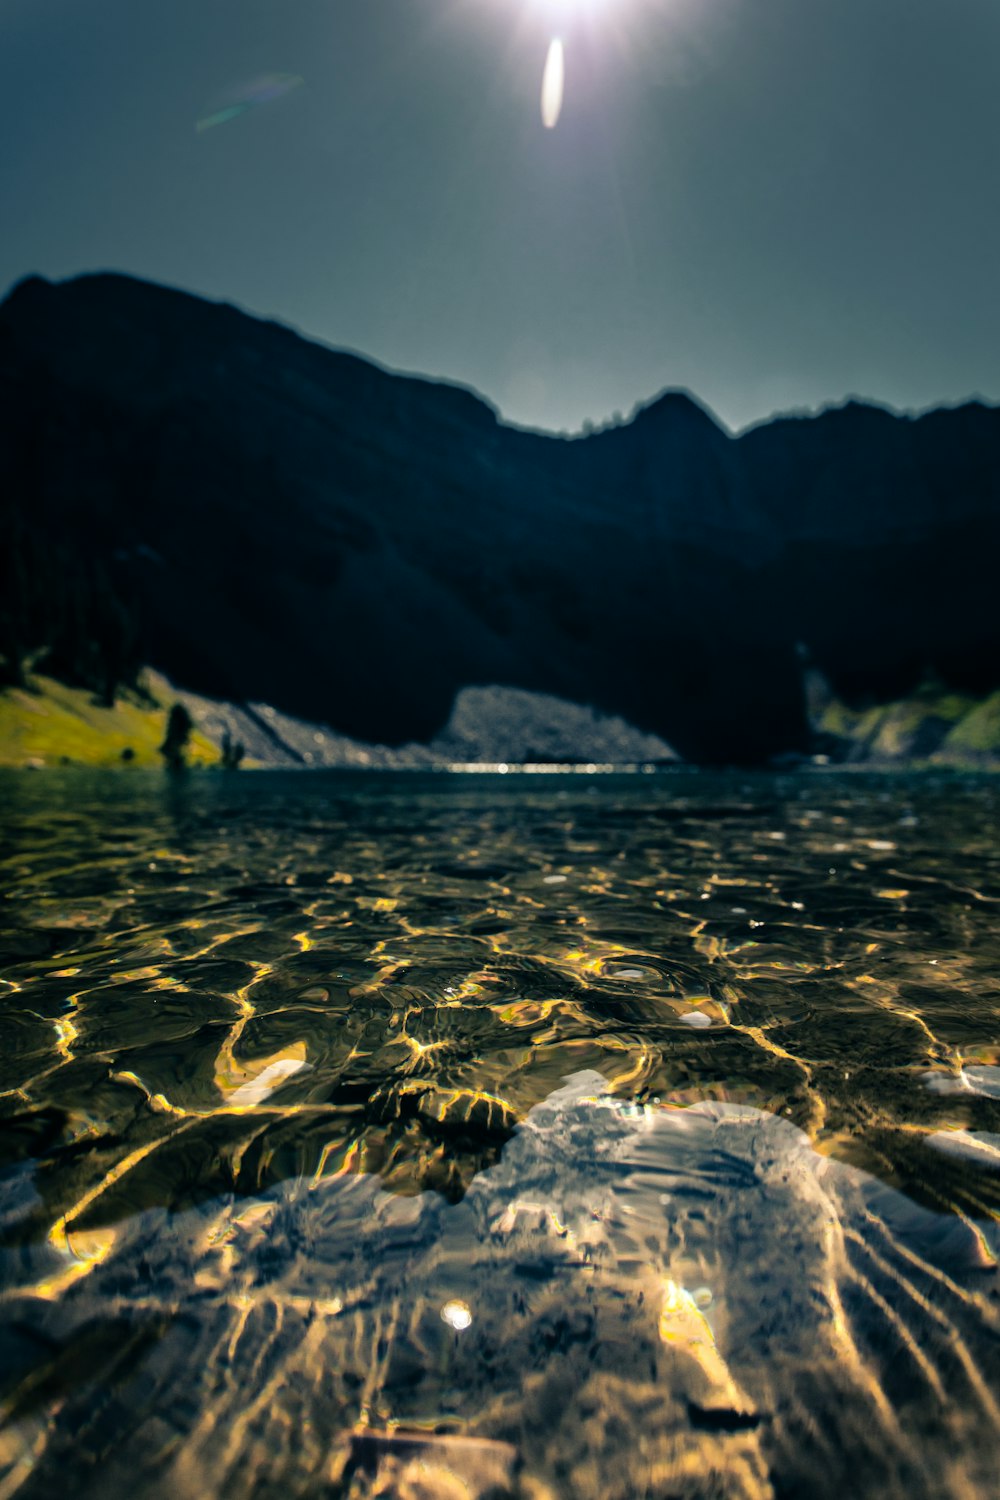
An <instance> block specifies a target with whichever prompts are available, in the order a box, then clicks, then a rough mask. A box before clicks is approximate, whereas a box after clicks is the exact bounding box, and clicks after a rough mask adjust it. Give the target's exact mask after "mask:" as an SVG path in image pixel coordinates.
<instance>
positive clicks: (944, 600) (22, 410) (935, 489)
mask: <svg viewBox="0 0 1000 1500" xmlns="http://www.w3.org/2000/svg"><path fill="white" fill-rule="evenodd" d="M998 439H1000V415H998V413H997V412H995V411H992V410H987V409H985V408H981V407H968V408H963V409H961V410H959V411H956V412H940V413H935V414H933V415H932V416H928V417H924V418H921V419H919V420H917V421H913V420H908V419H901V418H896V417H891V416H889V415H888V414H886V413H884V412H881V411H878V410H875V409H871V408H864V407H847V408H844V409H843V410H840V411H836V412H830V413H827V414H825V415H824V416H822V417H819V418H816V419H813V420H809V421H796V420H790V421H780V422H774V423H771V424H769V425H768V426H766V427H762V428H758V429H756V430H755V431H754V432H752V433H749V434H747V435H746V436H744V437H743V438H741V439H738V440H734V439H732V438H730V437H729V436H728V435H727V434H726V433H725V432H724V431H722V429H720V428H719V427H718V426H717V425H716V423H715V422H714V421H713V420H712V418H711V417H710V416H709V415H708V414H707V413H706V412H705V411H703V410H702V409H701V408H700V407H698V406H697V405H696V404H695V403H694V402H693V401H691V400H690V399H689V398H688V397H685V396H682V395H677V394H671V395H666V396H663V397H661V398H660V399H659V400H657V401H655V402H653V403H651V404H650V405H649V406H648V407H646V408H645V409H644V410H642V411H641V412H639V413H638V415H637V416H636V417H635V419H634V420H633V421H632V422H631V423H630V424H629V425H628V426H625V427H622V428H618V429H615V430H612V431H608V432H604V433H600V434H597V435H594V436H591V437H588V438H580V439H574V440H566V439H561V438H557V437H550V436H544V435H540V434H535V433H528V432H523V431H519V430H516V429H512V428H509V427H505V426H504V425H503V424H501V423H500V422H498V420H497V417H496V414H495V412H494V411H493V410H492V409H491V408H490V407H489V406H488V405H487V404H486V403H484V402H483V401H481V400H480V399H479V398H478V397H476V396H474V395H473V394H471V393H470V392H468V391H464V390H461V389H458V388H455V387H452V386H448V385H445V384H439V383H435V382H433V381H427V380H421V379H415V378H411V377H403V376H397V375H391V374H389V373H387V372H386V371H383V370H381V369H379V368H378V367H376V366H374V365H372V364H370V363H368V362H367V361H365V360H363V359H360V358H358V357H357V356H354V355H350V354H344V353H339V352H336V351H332V350H328V349H325V348H322V347H320V346H318V345H314V344H310V343H309V342H307V341H306V340H304V339H302V338H300V337H298V336H297V335H296V334H294V333H292V332H290V331H289V330H287V329H285V328H282V327H280V326H278V325H275V324H269V323H262V322H259V321H257V320H255V319H253V318H250V317H248V316H246V315H245V314H243V313H240V312H238V311H236V310H235V309H232V308H229V307H224V306H218V305H214V304H210V303H206V302H204V301H201V300H200V299H198V298H195V297H191V296H188V295H186V294H182V293H179V292H174V291H169V290H166V289H164V288H160V287H155V286H151V285H148V284H146V283H142V282H138V281H133V280H130V279H128V278H125V277H119V276H96V277H85V278H81V279H79V280H77V281H73V282H69V283H63V284H60V285H55V286H53V285H50V284H49V283H46V282H44V281H41V280H39V279H37V278H35V279H32V280H30V281H28V282H25V283H23V284H22V285H21V286H20V287H19V288H17V289H16V291H15V292H14V293H13V294H12V295H11V297H10V298H8V300H7V301H6V302H5V303H4V304H3V306H2V307H0V464H2V471H0V472H2V484H3V494H4V500H3V519H2V525H3V531H4V535H5V538H6V544H5V549H4V552H5V558H6V561H5V563H4V567H5V570H6V575H7V576H6V578H5V580H4V581H5V589H4V599H5V601H6V602H5V603H3V604H0V616H2V618H0V628H2V630H3V632H4V642H3V645H2V647H0V649H2V650H3V651H4V653H5V655H6V656H7V657H8V660H10V659H11V658H12V657H14V656H16V655H17V654H18V653H19V652H23V651H27V650H31V649H33V648H41V647H47V648H48V649H49V656H50V663H54V667H55V668H57V669H59V670H60V671H61V673H62V675H64V676H66V677H73V676H74V675H75V676H76V677H77V678H78V679H81V680H87V681H92V684H93V685H94V686H97V687H98V688H101V687H102V677H103V679H112V678H114V677H115V676H116V675H118V676H121V675H122V674H127V672H128V671H129V670H130V666H131V664H133V663H135V662H138V661H139V660H143V659H144V660H148V661H151V662H153V663H155V664H156V665H157V666H160V667H162V668H163V669H164V670H165V671H167V672H168V673H169V674H170V675H171V676H172V677H173V678H174V679H175V680H177V681H180V682H183V683H184V684H185V685H186V686H188V687H190V688H191V689H194V690H197V691H200V692H204V693H208V694H214V695H217V696H221V697H226V698H233V699H240V698H247V699H255V700H264V701H268V702H271V703H274V704H275V705H276V706H278V707H280V708H282V709H284V710H286V711H288V712H290V713H294V714H297V715H299V716H301V717H304V718H312V719H317V720H322V721H325V722H328V723H330V724H332V725H333V726H334V727H335V728H337V729H338V730H341V731H343V732H345V733H348V734H351V735H355V736H357V737H359V738H363V739H366V740H371V741H383V742H387V743H400V742H402V741H405V740H410V739H414V738H417V739H425V738H427V737H429V736H430V735H431V734H433V733H434V732H435V731H436V730H437V729H439V728H440V726H441V725H442V724H443V723H444V721H445V720H446V719H447V717H448V713H449V709H450V707H451V703H452V700H453V698H454V695H455V693H456V691H457V690H458V689H459V688H461V687H462V686H464V685H467V684H475V683H506V684H510V685H513V686H517V687H524V688H531V689H535V690H539V691H544V692H549V693H553V694H556V695H557V696H559V697H562V698H565V699H569V700H572V701H577V702H581V703H589V704H592V705H594V706H595V707H597V708H599V709H602V710H604V711H606V712H610V713H616V714H621V715H622V716H624V717H625V718H627V719H629V720H631V721H632V722H634V723H636V724H637V725H639V726H640V727H642V728H644V729H648V730H652V731H655V732H658V733H659V734H661V735H662V736H663V737H664V738H666V739H667V740H668V741H669V742H671V743H672V744H674V745H675V746H676V747H677V748H678V750H680V752H681V753H682V754H685V755H687V756H690V757H693V758H697V759H703V760H720V759H721V760H729V759H743V760H753V759H759V758H761V757H764V756H767V755H769V754H772V753H774V752H775V751H779V750H786V749H794V748H800V747H802V746H804V744H805V742H806V726H805V718H804V713H803V706H802V688H801V672H800V667H799V662H798V660H797V656H796V645H797V643H799V642H804V643H805V644H806V645H807V646H808V647H809V648H810V650H811V651H812V653H813V654H814V656H815V657H816V658H817V659H818V661H819V663H820V665H821V666H823V668H824V670H825V671H826V672H827V674H828V675H829V676H830V677H831V679H832V680H833V681H834V684H835V685H836V686H838V687H840V688H841V689H842V690H843V689H845V688H846V689H847V690H848V691H849V692H851V693H853V694H855V696H857V695H863V694H865V693H873V694H878V693H879V692H881V691H883V690H886V691H888V690H892V689H894V688H895V687H896V686H897V684H898V683H899V682H901V681H909V680H910V679H911V678H912V677H913V676H914V674H917V675H918V676H919V674H920V673H921V672H923V671H924V670H926V669H928V668H931V667H933V668H936V669H937V670H938V671H939V672H943V673H944V674H945V675H949V674H950V675H952V676H954V677H955V679H956V680H958V679H959V678H961V679H962V681H963V682H965V681H968V682H970V683H971V682H972V681H973V680H974V681H975V683H976V685H992V684H993V681H994V680H995V676H996V663H997V650H996V648H997V644H998V641H997V634H998V632H997V626H996V622H995V620H994V619H993V613H992V612H991V611H990V610H989V609H988V607H987V604H986V598H987V594H986V592H985V590H986V589H987V587H988V574H989V572H990V571H991V569H992V566H993V565H994V563H995V559H996V557H997V540H998V518H1000V495H998V488H1000V485H998V477H997V468H998V465H997V455H998V451H1000V450H998ZM81 642H85V643H86V648H85V649H84V648H82V647H81Z"/></svg>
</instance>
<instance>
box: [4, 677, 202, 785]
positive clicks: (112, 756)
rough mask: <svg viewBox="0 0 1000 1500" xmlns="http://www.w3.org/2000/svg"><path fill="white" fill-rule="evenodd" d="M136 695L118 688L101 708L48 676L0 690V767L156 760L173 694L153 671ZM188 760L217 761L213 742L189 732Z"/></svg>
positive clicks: (84, 694)
mask: <svg viewBox="0 0 1000 1500" xmlns="http://www.w3.org/2000/svg"><path fill="white" fill-rule="evenodd" d="M142 686H143V691H142V692H141V693H123V694H122V695H121V696H120V697H119V699H118V700H117V701H116V703H115V705H114V707H113V708H103V707H101V706H100V705H99V704H97V703H96V702H95V701H94V697H93V694H92V693H90V692H88V691H87V690H86V689H83V688H73V687H67V686H66V685H65V684H64V683H61V682H56V681H55V679H54V678H52V677H42V676H36V677H31V678H30V679H29V684H28V687H27V688H5V689H3V690H2V691H0V766H29V767H35V768H41V767H43V766H59V765H84V766H125V767H128V766H162V765H163V757H162V756H161V755H160V753H159V746H160V745H161V744H162V743H163V735H164V731H165V728H166V722H167V714H168V712H169V710H170V706H171V704H172V702H173V701H174V700H173V696H172V694H171V693H170V689H169V687H168V685H167V684H166V683H165V682H164V680H163V679H162V678H160V677H158V676H157V675H156V674H155V673H152V672H150V673H146V674H144V678H143V684H142ZM186 758H187V761H188V764H189V765H193V766H199V765H200V766H207V765H217V764H218V763H219V758H220V757H219V751H218V748H217V747H216V746H215V745H213V744H212V742H211V740H209V739H207V738H206V737H205V735H203V734H201V733H199V731H198V730H197V729H195V730H193V731H192V734H191V738H190V740H189V742H188V749H187V757H186Z"/></svg>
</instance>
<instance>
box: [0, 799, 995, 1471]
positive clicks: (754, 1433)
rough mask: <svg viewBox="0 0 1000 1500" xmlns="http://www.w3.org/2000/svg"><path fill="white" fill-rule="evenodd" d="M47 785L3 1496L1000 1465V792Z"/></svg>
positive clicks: (21, 1022)
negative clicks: (999, 1268)
mask: <svg viewBox="0 0 1000 1500" xmlns="http://www.w3.org/2000/svg"><path fill="white" fill-rule="evenodd" d="M0 798H2V805H3V809H4V816H3V836H2V843H0V898H2V899H0V1286H2V1292H0V1399H2V1403H3V1405H2V1410H3V1425H2V1428H0V1500H4V1497H7V1496H10V1495H14V1494H17V1495H18V1496H19V1497H22V1500H40V1497H49V1496H59V1497H63V1496H66V1495H71V1496H74V1497H79V1500H90V1497H94V1500H96V1497H98V1496H100V1497H102V1500H108V1497H117V1496H119V1495H130V1496H134V1495H142V1496H143V1497H154V1500H158V1497H161V1496H162V1497H170V1500H186V1497H192V1500H194V1497H196V1496H197V1497H199V1500H205V1497H217V1496H218V1497H223V1496H225V1497H237V1496H239V1497H241V1500H242V1497H254V1500H265V1497H268V1500H269V1497H272V1496H273V1497H278V1496H280V1497H283V1500H291V1497H298V1496H303V1497H304V1496H317V1497H318V1496H322V1495H330V1496H332V1495H337V1496H344V1497H351V1500H357V1497H361V1496H374V1495H382V1496H390V1495H392V1496H397V1497H404V1496H405V1497H409V1500H421V1497H423V1500H428V1497H436V1500H455V1497H461V1496H467V1497H469V1496H484V1495H487V1494H490V1495H493V1496H500V1495H504V1494H508V1493H516V1494H519V1495H521V1496H522V1497H526V1500H579V1497H583V1500H591V1497H592V1500H640V1497H656V1500H668V1497H671V1500H673V1497H683V1500H695V1497H726V1500H730V1497H755V1500H756V1497H772V1500H792V1497H797V1496H800V1495H810V1496H814V1497H825V1496H831V1497H832V1496H837V1497H840V1496H845V1495H850V1496H852V1497H873V1500H874V1497H878V1500H883V1497H894V1496H897V1495H898V1496H904V1495H905V1496H908V1497H911V1500H912V1497H915V1496H919V1497H923V1496H927V1497H935V1500H938V1497H952V1496H954V1497H976V1500H978V1497H990V1496H995V1495H996V1494H997V1486H998V1477H997V1476H998V1457H997V1455H998V1453H1000V1290H998V1282H1000V1275H998V1271H997V1257H998V1254H1000V1223H998V1213H1000V929H998V915H1000V854H998V847H997V824H998V819H997V811H998V798H1000V783H998V782H997V781H995V780H993V779H990V778H985V777H984V778H981V779H980V778H975V777H966V778H959V777H954V778H952V777H947V776H930V775H923V776H917V775H891V776H889V775H885V776H874V775H868V774H849V773H841V772H832V771H831V772H810V773H801V774H795V775H788V776H781V777H773V776H772V777H763V776H762V777H750V776H746V775H738V774H736V775H714V774H706V773H692V772H667V773H658V774H654V775H642V774H636V775H631V776H624V775H623V776H618V775H598V776H586V775H555V774H553V775H534V776H525V775H514V774H511V775H507V776H498V775H497V776H493V775H490V776H477V775H465V776H444V775H442V776H433V775H423V774H411V775H398V776H396V775H382V776H377V775H372V776H366V775H350V774H341V775H336V774H319V773H317V774H313V775H284V774H278V773H274V774H267V773H259V774H251V773H246V774H240V775H239V776H225V775H221V774H220V775H208V774H206V775H202V776H194V775H192V776H188V777H183V776H182V777H174V778H168V777H165V776H164V777H157V776H152V775H148V776H147V775H144V774H143V773H135V774H132V775H130V774H128V773H122V774H116V775H108V776H106V777H103V778H102V777H100V776H89V775H87V774H85V773H82V772H81V773H79V774H71V773H66V774H65V775H62V774H59V773H52V774H48V773H46V774H40V775H37V776H25V775H21V776H17V775H9V776H6V777H4V778H2V779H0ZM463 1438H477V1439H483V1440H486V1441H484V1442H482V1443H479V1444H473V1443H468V1442H466V1443H463V1442H461V1441H459V1440H460V1439H463Z"/></svg>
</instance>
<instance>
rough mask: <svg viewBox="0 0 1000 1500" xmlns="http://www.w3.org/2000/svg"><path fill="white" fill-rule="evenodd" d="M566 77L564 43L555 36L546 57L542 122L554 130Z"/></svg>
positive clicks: (559, 111) (543, 78)
mask: <svg viewBox="0 0 1000 1500" xmlns="http://www.w3.org/2000/svg"><path fill="white" fill-rule="evenodd" d="M565 78H566V67H565V62H564V58H563V44H562V42H561V40H560V38H559V37H557V36H556V37H553V38H552V41H551V42H550V43H549V51H548V55H547V57H546V59H545V71H544V72H543V74H542V124H543V125H544V126H545V128H546V130H554V129H555V126H556V124H557V123H558V120H559V116H560V114H561V113H562V105H563V87H564V84H565Z"/></svg>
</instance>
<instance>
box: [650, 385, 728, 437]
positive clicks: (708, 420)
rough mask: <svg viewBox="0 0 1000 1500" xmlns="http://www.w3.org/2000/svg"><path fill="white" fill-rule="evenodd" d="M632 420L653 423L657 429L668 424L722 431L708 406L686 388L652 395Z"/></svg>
mask: <svg viewBox="0 0 1000 1500" xmlns="http://www.w3.org/2000/svg"><path fill="white" fill-rule="evenodd" d="M632 420H633V422H635V423H637V424H642V425H643V426H646V425H647V424H649V425H655V426H656V427H657V428H659V429H662V428H664V427H666V426H668V425H669V426H671V427H681V426H684V427H689V428H690V427H703V428H711V429H712V430H713V431H714V432H721V431H723V428H722V426H721V424H720V422H719V421H718V420H717V418H716V417H714V416H713V415H712V413H711V412H710V411H709V410H708V408H707V407H705V406H703V405H702V404H701V402H700V401H698V400H697V399H696V398H695V397H694V396H692V394H691V392H690V391H686V390H677V389H671V390H665V391H661V392H660V394H659V395H658V396H654V397H653V399H652V400H651V401H647V402H646V404H645V405H644V406H641V407H640V408H639V410H638V411H637V412H636V414H635V416H634V417H633V419H632Z"/></svg>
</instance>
